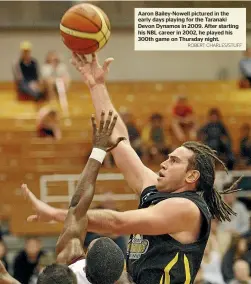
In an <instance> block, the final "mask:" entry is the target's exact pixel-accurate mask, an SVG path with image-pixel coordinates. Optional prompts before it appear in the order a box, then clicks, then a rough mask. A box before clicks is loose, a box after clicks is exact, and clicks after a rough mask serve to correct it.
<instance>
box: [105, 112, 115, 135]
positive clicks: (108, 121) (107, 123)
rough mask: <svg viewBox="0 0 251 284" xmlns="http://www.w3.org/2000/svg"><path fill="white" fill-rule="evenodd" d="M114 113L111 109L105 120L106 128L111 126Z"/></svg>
mask: <svg viewBox="0 0 251 284" xmlns="http://www.w3.org/2000/svg"><path fill="white" fill-rule="evenodd" d="M112 114H113V112H112V110H110V111H109V114H108V117H107V119H106V122H105V127H104V129H105V130H108V128H109V125H110V123H111V120H112Z"/></svg>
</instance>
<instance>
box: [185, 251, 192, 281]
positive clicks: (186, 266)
mask: <svg viewBox="0 0 251 284" xmlns="http://www.w3.org/2000/svg"><path fill="white" fill-rule="evenodd" d="M184 266H185V274H186V281H185V283H184V284H190V282H191V273H190V265H189V261H188V258H187V256H186V255H185V254H184Z"/></svg>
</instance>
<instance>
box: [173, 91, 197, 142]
mask: <svg viewBox="0 0 251 284" xmlns="http://www.w3.org/2000/svg"><path fill="white" fill-rule="evenodd" d="M172 114H173V119H172V130H173V132H174V135H175V137H176V138H177V139H178V140H179V142H184V141H186V140H196V139H197V137H196V125H195V119H194V116H193V109H192V107H191V106H190V105H189V104H188V102H187V98H186V97H185V96H179V97H178V99H177V102H176V104H175V106H174V108H173V111H172ZM186 134H188V136H189V137H186Z"/></svg>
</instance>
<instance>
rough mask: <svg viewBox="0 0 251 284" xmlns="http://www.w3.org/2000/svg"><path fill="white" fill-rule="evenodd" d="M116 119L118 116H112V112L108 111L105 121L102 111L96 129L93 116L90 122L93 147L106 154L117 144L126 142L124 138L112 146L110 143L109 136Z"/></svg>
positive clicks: (120, 138)
mask: <svg viewBox="0 0 251 284" xmlns="http://www.w3.org/2000/svg"><path fill="white" fill-rule="evenodd" d="M117 119H118V116H117V115H114V116H113V112H112V111H111V110H110V111H109V114H108V117H107V118H106V119H105V112H104V111H102V113H101V119H100V124H99V128H97V123H96V119H95V116H94V115H92V117H91V120H92V129H93V147H95V148H100V149H102V150H105V151H106V152H109V151H111V150H112V149H114V148H115V147H117V145H118V144H119V142H121V141H122V140H126V138H125V137H119V138H118V139H117V141H116V142H115V143H114V144H112V143H111V135H112V132H113V130H114V127H115V125H116V122H117Z"/></svg>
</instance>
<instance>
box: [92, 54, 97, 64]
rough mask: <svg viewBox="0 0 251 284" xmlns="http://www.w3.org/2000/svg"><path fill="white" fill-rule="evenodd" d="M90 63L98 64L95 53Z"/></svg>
mask: <svg viewBox="0 0 251 284" xmlns="http://www.w3.org/2000/svg"><path fill="white" fill-rule="evenodd" d="M92 63H98V57H97V54H96V53H92Z"/></svg>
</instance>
